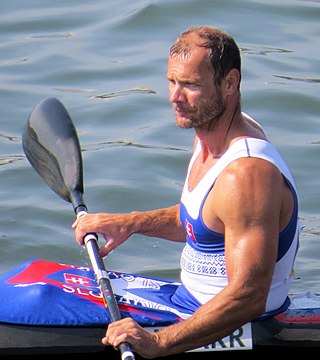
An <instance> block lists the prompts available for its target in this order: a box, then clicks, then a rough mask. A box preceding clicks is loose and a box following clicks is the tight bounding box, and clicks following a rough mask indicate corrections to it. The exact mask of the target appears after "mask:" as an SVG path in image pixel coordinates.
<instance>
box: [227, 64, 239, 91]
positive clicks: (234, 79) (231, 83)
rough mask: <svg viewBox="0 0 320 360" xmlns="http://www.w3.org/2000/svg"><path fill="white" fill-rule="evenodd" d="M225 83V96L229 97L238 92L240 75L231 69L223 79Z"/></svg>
mask: <svg viewBox="0 0 320 360" xmlns="http://www.w3.org/2000/svg"><path fill="white" fill-rule="evenodd" d="M224 81H225V94H226V95H231V94H233V93H234V92H236V91H238V90H239V83H240V73H239V71H238V70H237V69H235V68H233V69H231V70H230V71H229V72H228V74H227V75H226V76H225V78H224Z"/></svg>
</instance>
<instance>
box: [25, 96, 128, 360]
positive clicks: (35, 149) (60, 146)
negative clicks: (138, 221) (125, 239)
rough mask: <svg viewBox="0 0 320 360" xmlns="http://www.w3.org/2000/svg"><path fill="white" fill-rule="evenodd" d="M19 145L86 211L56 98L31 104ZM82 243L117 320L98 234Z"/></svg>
mask: <svg viewBox="0 0 320 360" xmlns="http://www.w3.org/2000/svg"><path fill="white" fill-rule="evenodd" d="M22 146H23V150H24V152H25V154H26V156H27V158H28V160H29V162H30V164H31V165H32V166H33V168H34V169H35V170H36V171H37V172H38V174H39V175H40V176H41V177H42V179H43V180H44V181H45V182H46V183H47V184H48V185H49V186H50V187H51V189H52V190H53V191H54V192H55V193H57V194H58V195H59V196H60V197H61V198H62V199H63V200H65V201H68V202H71V203H72V206H73V209H74V212H75V213H76V216H77V217H79V216H82V215H84V214H86V213H87V207H86V205H85V202H84V200H83V165H82V155H81V148H80V143H79V139H78V135H77V132H76V130H75V127H74V125H73V123H72V120H71V118H70V116H69V114H68V112H67V110H66V109H65V107H64V106H63V104H62V103H61V102H60V101H59V100H58V99H56V98H53V97H51V98H47V99H44V100H42V101H41V102H40V103H39V104H38V105H36V106H35V107H34V108H33V110H32V111H31V114H30V116H29V119H28V122H27V125H26V127H25V130H24V132H23V135H22ZM84 244H85V247H86V250H87V253H88V255H89V259H90V261H91V264H92V268H93V270H94V273H95V276H96V279H97V281H98V283H99V286H100V290H101V292H102V295H103V299H104V301H105V303H106V304H107V306H108V309H109V313H110V317H111V321H116V320H120V319H121V314H120V311H119V308H118V304H117V302H116V299H115V296H114V293H113V290H112V287H111V282H110V279H109V276H108V273H107V271H106V268H105V266H104V263H103V260H102V258H101V255H100V253H99V247H98V237H97V235H96V234H94V233H92V234H86V236H85V238H84ZM119 351H120V353H121V358H122V360H134V355H133V352H132V350H131V348H130V345H129V344H127V343H122V344H120V346H119Z"/></svg>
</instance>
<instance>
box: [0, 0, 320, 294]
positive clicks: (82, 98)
mask: <svg viewBox="0 0 320 360" xmlns="http://www.w3.org/2000/svg"><path fill="white" fill-rule="evenodd" d="M319 18H320V3H319V1H316V0H314V1H312V0H309V1H303V0H285V1H278V0H258V1H257V0H255V1H253V0H252V1H250V0H243V1H239V0H233V1H232V0H230V1H225V0H221V1H217V0H213V1H209V0H158V1H156V0H153V1H152V0H148V1H147V0H140V1H139V0H120V1H119V0H113V1H112V0H109V1H99V0H92V1H90V2H89V1H79V0H78V1H72V0H63V1H60V0H55V1H54V2H53V1H43V0H28V1H24V0H10V1H1V3H0V50H1V51H0V109H1V120H0V165H1V166H0V206H1V217H0V237H1V243H0V259H1V261H0V273H3V272H6V271H8V270H10V269H12V268H14V267H15V266H17V265H19V264H21V263H22V262H24V261H26V260H29V259H33V258H34V259H35V258H37V259H46V260H52V261H56V262H64V263H71V264H86V265H89V261H88V258H87V254H86V252H85V250H84V249H82V248H80V247H79V246H78V245H77V244H76V242H75V241H74V234H73V231H72V229H71V224H72V222H73V220H74V214H73V210H72V207H71V204H69V203H67V202H65V201H63V200H62V199H60V198H59V197H58V196H57V195H56V194H55V193H53V191H52V190H51V189H50V188H49V187H48V186H47V185H46V184H45V183H44V182H43V181H42V180H41V179H40V177H39V176H38V175H37V174H36V172H35V171H34V170H33V168H32V167H31V166H30V164H29V162H28V161H27V159H26V158H25V155H24V153H23V150H22V146H21V139H22V132H23V129H24V126H25V124H26V122H27V119H28V116H29V114H30V111H31V109H32V108H33V107H34V106H35V105H36V104H37V103H38V102H39V101H40V100H42V99H43V98H45V97H49V96H54V97H57V98H59V99H60V100H61V101H62V102H63V103H64V105H65V106H66V107H67V109H68V111H69V113H70V115H71V117H72V119H73V122H74V124H75V126H76V128H77V131H78V134H79V138H80V142H81V146H82V149H83V161H84V179H85V184H84V185H85V200H86V202H87V205H88V208H89V211H90V212H98V211H106V212H128V211H132V210H144V209H152V208H158V207H165V206H169V205H171V204H174V203H176V202H177V201H178V200H179V196H180V192H181V189H182V184H183V181H184V176H185V171H186V165H187V162H188V159H189V157H190V154H191V147H192V139H193V133H192V131H183V130H179V129H178V128H176V126H175V120H174V114H173V111H172V109H171V106H170V104H169V102H168V91H167V80H166V66H167V54H168V50H169V47H170V45H171V44H172V42H173V41H174V40H175V38H176V36H177V35H178V33H180V32H181V31H182V30H184V29H186V28H188V27H189V26H191V25H200V24H211V25H215V26H217V27H220V28H222V29H224V30H226V31H228V32H230V33H231V34H232V35H233V36H234V37H235V39H236V41H237V42H238V44H239V46H240V47H241V50H242V55H243V82H242V101H243V110H245V111H246V112H248V113H249V114H250V115H252V116H253V117H255V118H256V119H257V120H258V121H259V122H260V123H261V124H262V125H263V126H264V127H265V130H266V132H267V134H268V136H269V138H270V139H271V140H272V142H273V143H274V144H275V145H276V146H277V147H278V149H279V150H280V152H281V153H282V155H283V156H284V158H285V159H286V161H287V162H288V164H289V166H290V167H291V169H292V173H293V175H294V177H295V180H296V183H297V187H298V190H299V198H300V202H301V212H300V215H301V218H302V221H303V225H304V229H303V232H302V236H301V246H300V251H299V254H298V258H297V262H296V266H295V278H294V281H293V284H292V290H293V291H305V290H310V291H318V290H319V282H318V278H319V265H320V262H319V258H320V242H319V234H320V203H319V200H320V187H319V182H320V172H319V169H320V156H319V151H320V149H319V146H320V135H319V114H320V102H319V99H320V96H319V94H320V91H319V86H320V75H319V68H320V46H319V33H320V23H319ZM100 241H101V242H102V241H103V240H102V239H101V240H100ZM181 247H182V245H181V244H175V243H168V242H165V241H162V240H159V239H153V238H146V237H143V236H137V235H135V236H133V238H132V239H131V240H129V241H127V242H126V243H125V244H124V245H122V246H121V247H120V248H118V249H117V250H116V251H114V252H113V253H112V254H111V255H110V256H108V258H106V259H105V262H106V266H107V267H108V268H110V269H113V270H121V271H129V272H137V273H142V274H149V275H155V276H159V277H167V278H172V279H176V278H178V276H179V257H180V250H181Z"/></svg>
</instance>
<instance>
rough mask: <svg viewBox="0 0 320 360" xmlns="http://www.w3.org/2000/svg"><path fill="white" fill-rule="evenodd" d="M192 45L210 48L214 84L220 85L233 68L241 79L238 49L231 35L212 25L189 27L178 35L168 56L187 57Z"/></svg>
mask: <svg viewBox="0 0 320 360" xmlns="http://www.w3.org/2000/svg"><path fill="white" fill-rule="evenodd" d="M194 45H195V46H199V47H204V48H207V49H209V50H210V62H211V65H212V69H213V74H214V83H215V84H216V85H220V84H221V81H222V80H223V79H224V78H225V76H226V75H227V74H228V72H229V71H230V70H231V69H233V68H235V69H237V70H238V71H239V74H240V81H241V56H240V49H239V47H238V45H237V44H236V42H235V40H234V39H233V37H232V36H230V35H229V34H228V33H226V32H225V31H222V30H220V29H218V28H216V27H213V26H196V27H191V28H189V29H187V30H186V31H184V32H182V33H181V34H180V35H179V36H178V38H177V40H176V41H175V43H174V44H173V45H172V46H171V48H170V57H174V56H177V55H179V56H182V57H185V58H187V57H189V56H190V53H191V51H192V46H194ZM240 81H239V85H240Z"/></svg>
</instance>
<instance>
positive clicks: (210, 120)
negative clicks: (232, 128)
mask: <svg viewBox="0 0 320 360" xmlns="http://www.w3.org/2000/svg"><path fill="white" fill-rule="evenodd" d="M225 110H226V102H225V101H223V99H222V96H221V94H217V97H216V99H215V100H213V101H210V102H209V101H206V102H203V103H202V104H201V107H196V106H194V107H193V111H190V115H189V116H188V117H183V118H182V120H181V119H179V118H178V117H176V124H177V126H178V127H179V128H181V129H199V130H204V131H212V130H213V129H214V128H215V126H216V125H217V124H218V123H219V121H220V119H221V117H222V115H223V114H224V112H225Z"/></svg>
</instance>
